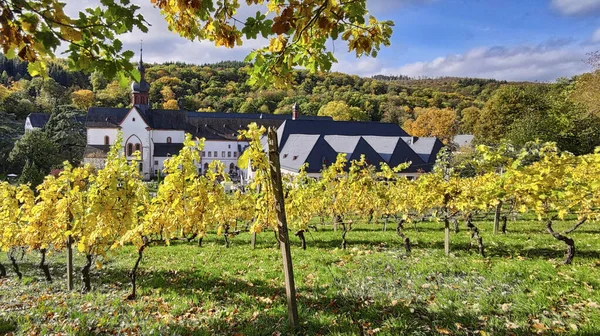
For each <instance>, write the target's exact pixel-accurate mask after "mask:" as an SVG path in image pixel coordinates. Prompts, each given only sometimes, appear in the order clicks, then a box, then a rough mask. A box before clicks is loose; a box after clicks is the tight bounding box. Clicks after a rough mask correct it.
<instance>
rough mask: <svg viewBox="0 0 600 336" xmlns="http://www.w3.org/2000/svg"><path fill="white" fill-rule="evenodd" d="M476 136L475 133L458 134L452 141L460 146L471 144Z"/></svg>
mask: <svg viewBox="0 0 600 336" xmlns="http://www.w3.org/2000/svg"><path fill="white" fill-rule="evenodd" d="M474 138H475V136H474V135H473V134H457V135H455V136H454V138H453V139H452V142H453V143H454V144H456V146H458V147H464V146H471V144H472V143H473V139H474Z"/></svg>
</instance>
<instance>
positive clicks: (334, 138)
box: [288, 135, 360, 158]
mask: <svg viewBox="0 0 600 336" xmlns="http://www.w3.org/2000/svg"><path fill="white" fill-rule="evenodd" d="M288 139H289V138H288ZM359 140H360V137H357V136H350V135H325V141H327V143H328V144H329V145H330V146H331V148H333V150H334V151H336V152H338V153H346V154H348V158H350V155H351V154H352V153H353V152H354V149H355V148H356V144H358V141H359ZM288 141H289V140H288Z"/></svg>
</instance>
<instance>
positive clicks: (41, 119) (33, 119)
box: [27, 112, 86, 128]
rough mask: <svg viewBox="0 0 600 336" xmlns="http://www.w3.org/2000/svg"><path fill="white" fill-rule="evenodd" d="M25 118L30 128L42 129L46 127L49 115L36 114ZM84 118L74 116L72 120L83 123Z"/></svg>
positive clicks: (30, 114)
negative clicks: (27, 119)
mask: <svg viewBox="0 0 600 336" xmlns="http://www.w3.org/2000/svg"><path fill="white" fill-rule="evenodd" d="M27 118H29V122H30V123H31V126H32V127H37V128H42V127H44V126H46V124H47V123H48V121H49V120H50V114H48V113H37V112H36V113H29V115H28V116H27ZM85 118H86V117H85V116H74V117H73V120H74V121H76V122H80V123H84V122H85Z"/></svg>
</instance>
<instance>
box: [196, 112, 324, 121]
mask: <svg viewBox="0 0 600 336" xmlns="http://www.w3.org/2000/svg"><path fill="white" fill-rule="evenodd" d="M187 113H188V117H189V118H227V119H232V118H241V119H276V120H287V119H292V115H291V114H266V113H222V112H193V111H192V112H187ZM298 119H299V120H333V119H331V117H320V116H310V115H302V114H301V115H299V116H298Z"/></svg>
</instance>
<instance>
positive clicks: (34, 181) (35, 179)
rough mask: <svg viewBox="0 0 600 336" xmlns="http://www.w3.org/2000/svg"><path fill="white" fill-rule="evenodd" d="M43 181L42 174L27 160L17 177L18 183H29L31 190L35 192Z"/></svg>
mask: <svg viewBox="0 0 600 336" xmlns="http://www.w3.org/2000/svg"><path fill="white" fill-rule="evenodd" d="M43 181H44V174H43V173H42V172H41V171H40V169H39V168H38V167H37V165H36V164H35V162H33V163H31V162H30V161H29V160H27V161H26V162H25V166H24V167H23V171H22V172H21V176H19V183H22V184H27V183H30V186H31V189H33V190H35V187H37V186H38V185H40V184H41V183H42V182H43Z"/></svg>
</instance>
